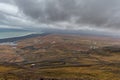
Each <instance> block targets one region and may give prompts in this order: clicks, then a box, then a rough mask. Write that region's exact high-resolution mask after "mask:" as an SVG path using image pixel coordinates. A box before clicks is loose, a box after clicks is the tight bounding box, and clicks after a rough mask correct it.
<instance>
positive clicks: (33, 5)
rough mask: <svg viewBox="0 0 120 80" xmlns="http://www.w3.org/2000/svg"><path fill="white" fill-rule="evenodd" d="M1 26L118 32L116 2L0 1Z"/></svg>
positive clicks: (119, 6)
mask: <svg viewBox="0 0 120 80" xmlns="http://www.w3.org/2000/svg"><path fill="white" fill-rule="evenodd" d="M1 6H3V7H1ZM12 8H13V9H12ZM16 9H18V12H16ZM1 25H2V26H3V25H5V26H8V27H9V26H10V27H11V26H14V27H21V28H35V27H36V28H39V27H44V26H45V27H47V28H60V29H63V28H64V29H66V28H67V29H68V28H70V29H82V28H85V29H88V28H89V29H92V28H93V29H94V28H95V29H98V30H99V29H108V30H109V29H111V30H113V29H114V30H120V0H0V27H1Z"/></svg>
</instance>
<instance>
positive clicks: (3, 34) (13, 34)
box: [0, 31, 35, 39]
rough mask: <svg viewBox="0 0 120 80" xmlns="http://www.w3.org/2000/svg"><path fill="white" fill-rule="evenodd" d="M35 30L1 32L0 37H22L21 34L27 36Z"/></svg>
mask: <svg viewBox="0 0 120 80" xmlns="http://www.w3.org/2000/svg"><path fill="white" fill-rule="evenodd" d="M34 33H35V32H23V31H21V32H20V31H19V32H0V39H5V38H12V37H20V36H26V35H29V34H34Z"/></svg>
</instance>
